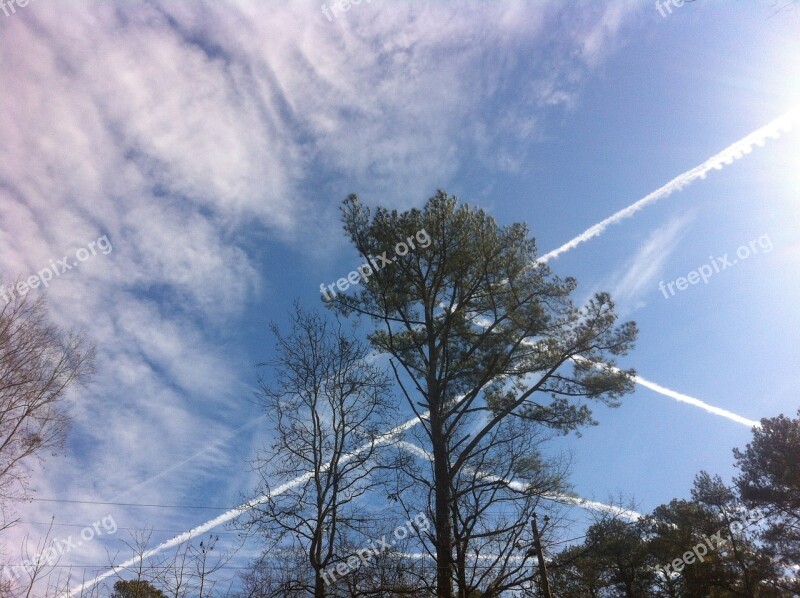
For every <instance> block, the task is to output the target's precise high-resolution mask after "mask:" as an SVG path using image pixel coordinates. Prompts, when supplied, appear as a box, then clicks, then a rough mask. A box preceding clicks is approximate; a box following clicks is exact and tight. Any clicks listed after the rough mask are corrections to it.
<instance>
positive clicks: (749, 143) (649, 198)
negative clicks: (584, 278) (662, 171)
mask: <svg viewBox="0 0 800 598" xmlns="http://www.w3.org/2000/svg"><path fill="white" fill-rule="evenodd" d="M798 114H800V108H794V109H792V110H790V111H789V112H787V113H786V114H784V115H782V116H779V117H778V118H776V119H775V120H773V121H772V122H771V123H769V124H767V125H765V126H763V127H761V128H760V129H758V130H756V131H753V132H752V133H750V134H749V135H748V136H747V137H744V138H742V139H740V140H739V141H737V142H736V143H734V144H733V145H730V146H728V147H726V148H725V149H724V150H722V151H721V152H719V153H718V154H716V155H714V156H711V157H710V158H709V159H708V160H706V161H705V162H703V163H702V164H700V165H698V166H695V167H694V168H692V169H691V170H687V171H686V172H684V173H683V174H679V175H678V176H676V177H675V178H674V179H672V180H671V181H670V182H668V183H667V184H666V185H663V186H662V187H659V188H658V189H656V190H655V191H653V192H652V193H649V194H647V195H645V196H644V197H643V198H642V199H640V200H639V201H637V202H635V203H632V204H631V205H629V206H628V207H627V208H623V209H622V210H620V211H619V212H616V213H615V214H612V215H611V216H609V217H608V218H606V219H605V220H601V221H600V222H598V223H597V224H595V225H593V226H590V227H589V228H587V229H586V230H585V231H583V232H582V233H581V234H580V235H578V236H577V237H575V238H574V239H571V240H570V241H567V242H566V243H564V244H563V245H562V246H561V247H559V248H558V249H554V250H553V251H551V252H549V253H546V254H544V255H543V256H541V257H540V258H539V259H538V260H537V261H539V262H541V263H544V262H547V261H549V260H551V259H553V258H557V257H558V256H559V255H561V254H562V253H566V252H567V251H569V250H570V249H574V248H575V247H577V246H578V245H580V244H581V243H584V242H586V241H588V240H589V239H591V238H593V237H597V236H598V235H600V234H602V233H603V232H604V231H605V230H606V229H607V228H608V227H609V226H611V225H612V224H616V223H617V222H620V221H621V220H624V219H625V218H629V217H630V216H633V214H635V213H636V212H638V211H639V210H641V209H642V208H644V207H645V206H647V205H649V204H651V203H654V202H656V201H658V200H659V199H662V198H664V197H667V196H668V195H671V194H672V193H673V192H674V191H680V190H681V189H683V188H684V187H686V186H687V185H689V184H690V183H691V182H693V181H695V180H697V179H703V178H705V176H706V174H708V172H709V171H710V170H722V169H723V168H724V167H725V166H726V165H727V164H732V163H733V162H734V161H735V160H738V159H739V158H742V157H744V155H745V154H749V153H750V152H751V151H753V148H754V147H755V146H759V147H763V146H764V144H765V143H766V141H767V139H768V138H772V139H777V138H778V137H780V136H781V133H785V132H786V131H788V130H789V129H791V128H792V125H793V124H794V123H795V121H796V120H797V118H798Z"/></svg>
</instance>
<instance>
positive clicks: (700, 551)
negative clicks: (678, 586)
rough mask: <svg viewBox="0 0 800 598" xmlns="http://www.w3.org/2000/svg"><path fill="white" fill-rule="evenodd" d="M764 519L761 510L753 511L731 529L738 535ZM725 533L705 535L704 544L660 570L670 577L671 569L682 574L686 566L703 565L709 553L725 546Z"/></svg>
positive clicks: (720, 531) (701, 543) (722, 530)
mask: <svg viewBox="0 0 800 598" xmlns="http://www.w3.org/2000/svg"><path fill="white" fill-rule="evenodd" d="M763 517H764V514H763V513H762V512H761V510H759V509H753V510H752V511H748V512H747V513H746V514H745V516H744V517H742V518H741V519H736V520H734V521H733V522H732V523H731V525H730V529H731V531H732V532H733V533H734V534H738V533H739V532H741V531H742V530H743V529H744V528H745V527H747V526H749V525H752V524H753V523H757V522H758V521H759V520H760V519H763ZM724 532H725V530H724V529H721V530H719V531H718V532H717V533H715V534H712V535H711V536H710V537H709V536H705V535H704V536H703V541H702V542H700V543H699V544H696V545H695V546H694V547H692V549H691V550H687V551H686V552H684V553H683V555H682V556H679V557H677V558H675V559H673V560H672V561H671V562H670V563H669V564H668V565H664V566H663V567H659V568H658V569H659V570H660V571H661V572H662V573H664V575H665V576H667V577H669V576H670V572H669V570H670V569H673V570H674V571H675V572H676V573H680V572H681V571H683V569H684V567H686V565H691V564H693V563H695V562H696V561H700V562H701V563H702V562H703V561H705V557H706V555H708V553H709V551H714V550H719V548H720V546H724V545H725V544H726V543H727V541H728V540H726V539H725V538H723V537H722V534H723V533H724Z"/></svg>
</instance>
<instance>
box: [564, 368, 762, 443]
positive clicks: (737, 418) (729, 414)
mask: <svg viewBox="0 0 800 598" xmlns="http://www.w3.org/2000/svg"><path fill="white" fill-rule="evenodd" d="M572 360H573V361H583V362H588V361H589V360H588V359H586V358H585V357H581V356H579V355H576V356H575V357H573V358H572ZM593 365H594V366H595V367H597V368H605V369H609V370H611V371H612V372H616V373H618V372H619V371H620V370H619V368H615V367H614V366H611V365H608V364H604V363H593ZM633 380H634V382H636V384H639V385H641V386H644V387H645V388H649V389H650V390H652V391H654V392H657V393H658V394H662V395H664V396H665V397H669V398H671V399H675V400H676V401H680V402H681V403H687V404H689V405H693V406H695V407H699V408H700V409H702V410H703V411H707V412H708V413H713V414H714V415H719V416H720V417H725V418H727V419H729V420H731V421H734V422H736V423H737V424H743V425H745V426H747V427H748V428H760V427H761V422H758V421H755V420H752V419H747V418H746V417H743V416H741V415H739V414H738V413H734V412H733V411H728V410H727V409H723V408H721V407H716V406H714V405H710V404H708V403H706V402H705V401H701V400H700V399H696V398H694V397H690V396H689V395H685V394H683V393H681V392H677V391H674V390H670V389H669V388H666V387H664V386H661V385H660V384H656V383H655V382H651V381H650V380H648V379H647V378H642V377H641V376H634V377H633Z"/></svg>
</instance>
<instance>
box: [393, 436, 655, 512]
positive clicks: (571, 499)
mask: <svg viewBox="0 0 800 598" xmlns="http://www.w3.org/2000/svg"><path fill="white" fill-rule="evenodd" d="M397 444H398V446H399V447H400V448H402V449H403V450H405V451H407V452H409V453H411V454H413V455H416V456H417V457H421V458H423V459H428V460H430V459H433V454H432V453H431V452H430V451H427V450H425V449H424V448H422V447H419V446H417V445H416V444H412V443H410V442H406V441H401V442H398V443H397ZM473 471H474V470H473ZM479 475H481V476H482V477H484V478H486V479H488V480H492V481H495V482H499V481H503V482H505V483H507V484H508V485H509V487H510V488H513V489H514V490H519V491H520V492H522V491H524V490H525V489H526V488H527V484H524V483H522V482H516V481H514V480H506V479H503V478H501V477H500V476H496V475H494V474H491V473H482V472H479ZM542 498H544V499H546V500H551V501H553V502H559V503H566V504H570V505H575V506H578V507H582V508H584V509H589V510H590V511H601V512H603V513H610V514H612V515H615V516H621V517H625V519H628V520H629V521H637V520H639V519H641V518H642V514H641V513H639V512H637V511H633V510H631V509H624V508H622V507H617V506H615V505H609V504H606V503H604V502H598V501H596V500H586V499H585V498H580V497H579V496H571V495H569V494H560V493H558V494H543V495H542Z"/></svg>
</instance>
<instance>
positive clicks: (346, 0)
mask: <svg viewBox="0 0 800 598" xmlns="http://www.w3.org/2000/svg"><path fill="white" fill-rule="evenodd" d="M364 2H366V3H367V4H369V3H370V2H372V0H364ZM357 4H361V0H338V1H337V2H331V5H330V7H329V6H328V5H327V4H323V5H322V12H323V14H324V15H325V18H326V19H328V22H329V23H332V22H333V19H335V18H336V9H337V8H338V9H339V12H347V11H348V10H350V9H351V8H353V6H356V5H357ZM331 15H333V16H331Z"/></svg>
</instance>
